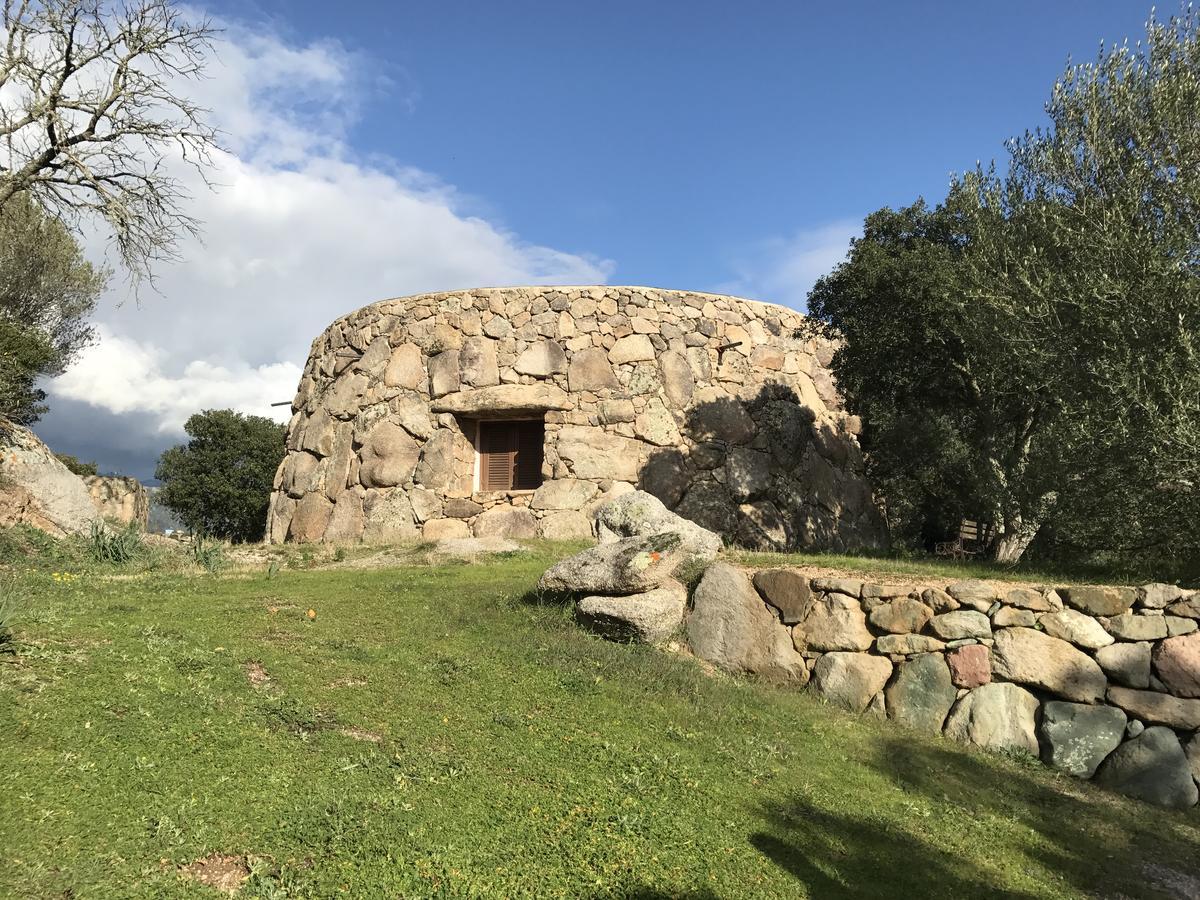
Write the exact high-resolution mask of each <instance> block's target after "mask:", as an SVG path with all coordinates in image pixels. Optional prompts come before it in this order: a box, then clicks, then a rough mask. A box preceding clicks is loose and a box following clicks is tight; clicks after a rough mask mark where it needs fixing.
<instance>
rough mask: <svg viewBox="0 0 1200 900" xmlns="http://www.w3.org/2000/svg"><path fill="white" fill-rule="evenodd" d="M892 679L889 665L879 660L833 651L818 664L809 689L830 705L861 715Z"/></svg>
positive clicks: (880, 657)
mask: <svg viewBox="0 0 1200 900" xmlns="http://www.w3.org/2000/svg"><path fill="white" fill-rule="evenodd" d="M891 675H892V664H891V662H890V661H889V660H887V659H884V658H883V657H882V656H871V655H870V654H869V653H848V652H842V651H835V652H833V653H826V654H824V655H823V656H822V657H821V658H820V659H818V660H817V662H816V665H814V666H813V670H812V685H813V687H814V688H815V689H816V691H817V692H818V693H819V694H821V695H822V696H823V697H825V698H826V699H827V700H829V701H830V702H831V703H836V704H837V705H838V706H842V707H845V708H846V709H848V710H850V711H851V712H856V713H861V712H863V711H864V710H865V709H866V708H867V706H868V705H870V703H871V700H872V698H874V697H875V695H877V694H878V693H879V692H880V691H881V690H883V686H884V685H885V684H887V681H888V678H890V677H891Z"/></svg>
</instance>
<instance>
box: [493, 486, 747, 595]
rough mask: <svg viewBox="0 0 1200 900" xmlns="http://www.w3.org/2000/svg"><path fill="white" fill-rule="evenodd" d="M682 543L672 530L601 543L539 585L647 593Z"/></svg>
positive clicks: (674, 562) (668, 571)
mask: <svg viewBox="0 0 1200 900" xmlns="http://www.w3.org/2000/svg"><path fill="white" fill-rule="evenodd" d="M503 509H504V508H503V507H497V510H503ZM481 518H482V517H481ZM680 547H681V541H680V538H679V535H677V534H674V533H673V532H667V533H665V534H653V535H647V536H637V537H628V538H622V539H621V540H618V541H616V542H614V543H610V544H598V545H597V546H595V547H589V548H588V549H586V550H584V551H582V552H581V553H576V554H575V555H574V556H569V557H567V558H566V559H564V560H561V561H560V562H558V563H556V564H555V565H553V566H551V567H550V568H549V569H547V570H546V572H545V574H544V575H542V578H541V580H540V581H539V582H538V586H539V587H540V588H542V589H543V590H553V591H572V592H575V593H584V594H641V593H645V592H646V591H650V590H653V589H654V588H656V587H659V586H660V585H662V584H663V583H665V582H666V581H668V580H669V579H670V578H671V577H672V576H673V575H674V574H675V569H676V568H677V567H678V566H679V564H680V562H681V561H682V560H683V554H682V553H681V550H680ZM756 599H757V598H756Z"/></svg>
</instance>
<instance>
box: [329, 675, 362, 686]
mask: <svg viewBox="0 0 1200 900" xmlns="http://www.w3.org/2000/svg"><path fill="white" fill-rule="evenodd" d="M366 684H367V679H365V678H360V677H358V676H356V675H348V676H346V677H345V678H338V679H337V680H335V681H331V682H329V685H328V686H329V687H331V688H343V687H365V686H366Z"/></svg>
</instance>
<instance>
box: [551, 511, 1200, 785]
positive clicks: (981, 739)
mask: <svg viewBox="0 0 1200 900" xmlns="http://www.w3.org/2000/svg"><path fill="white" fill-rule="evenodd" d="M596 519H597V525H598V529H597V531H598V535H599V538H600V543H599V545H597V546H596V547H593V548H590V549H588V550H584V551H583V552H582V553H578V554H576V555H575V556H572V557H570V558H568V559H565V560H563V561H562V562H559V563H558V564H556V565H555V566H553V567H552V568H550V569H549V570H548V571H547V572H546V573H545V574H544V575H543V576H542V579H541V581H540V583H539V586H540V587H541V588H542V589H543V590H550V591H560V592H566V593H568V594H569V595H572V597H573V599H574V600H575V601H576V607H575V609H576V618H577V619H578V620H579V622H580V623H581V624H582V625H584V626H585V627H586V628H589V629H591V630H593V631H595V632H597V633H599V634H601V635H602V636H604V637H607V638H610V639H615V640H622V641H635V642H642V643H649V644H671V643H672V642H674V643H675V644H676V646H678V645H679V644H686V646H687V647H688V648H689V649H690V651H691V652H692V653H694V654H695V655H696V656H698V657H700V658H701V659H704V660H707V661H708V662H710V663H712V664H714V665H715V666H718V667H719V668H721V669H724V670H726V671H728V672H733V673H737V674H750V675H756V676H759V677H763V678H768V679H771V680H774V681H779V682H784V683H788V684H792V685H796V686H801V685H805V684H810V685H811V686H812V688H813V689H814V690H815V691H816V692H818V693H820V694H821V695H823V696H824V697H826V698H828V699H829V700H830V701H831V702H833V703H836V704H838V705H840V706H843V707H845V708H847V709H849V710H851V711H853V712H856V713H860V714H868V715H873V716H877V717H879V718H881V719H882V718H886V719H889V720H892V721H894V722H896V723H897V724H899V725H902V726H905V727H908V728H912V729H917V730H920V731H925V732H932V733H937V734H944V735H946V736H947V737H949V738H952V739H954V740H958V741H963V742H966V743H971V744H976V745H978V746H981V747H985V748H989V749H993V750H1005V751H1023V752H1026V753H1030V754H1035V755H1040V756H1041V757H1042V759H1043V760H1044V761H1045V762H1046V763H1047V764H1049V765H1051V766H1054V767H1055V768H1057V769H1060V770H1062V771H1064V772H1067V773H1069V774H1071V775H1074V776H1077V777H1079V778H1094V779H1095V780H1096V781H1098V782H1099V783H1101V784H1104V785H1106V786H1108V787H1110V788H1113V789H1115V790H1118V791H1121V792H1123V793H1126V794H1129V795H1132V796H1134V797H1139V798H1141V799H1143V800H1147V801H1149V802H1151V803H1156V804H1159V805H1161V806H1166V807H1173V808H1179V809H1187V808H1189V807H1193V806H1195V805H1196V802H1197V785H1198V783H1200V627H1198V626H1200V591H1187V590H1184V589H1182V588H1179V587H1176V586H1173V585H1167V584H1147V585H1143V586H1141V587H1139V588H1128V587H1098V586H1071V587H1060V588H1055V587H1049V586H1040V587H1028V586H1015V585H1000V584H992V583H989V582H985V581H959V582H955V583H954V584H950V585H945V584H938V585H931V584H923V585H922V584H879V583H874V582H868V581H862V580H858V579H854V578H844V577H835V576H828V575H822V576H818V577H812V576H810V575H809V574H806V573H805V572H803V571H799V570H796V569H791V568H786V567H778V568H766V569H757V570H748V569H744V568H741V567H739V566H736V565H734V564H732V563H730V562H727V561H724V560H718V559H717V554H718V551H719V549H720V540H719V539H718V538H717V536H716V535H715V534H712V533H709V532H706V531H705V530H704V529H701V528H698V527H697V526H695V525H694V524H692V523H690V522H687V521H685V520H683V519H681V518H680V517H679V516H676V515H675V514H673V513H671V512H669V511H668V510H667V509H666V508H665V507H664V506H663V505H662V503H660V502H659V501H658V500H657V499H655V498H654V497H652V496H650V495H649V494H646V493H644V492H641V491H635V492H631V493H628V494H625V495H623V496H621V497H619V498H617V499H616V500H614V501H612V502H611V503H609V504H606V505H605V506H603V507H601V508H600V509H598V510H597V512H596ZM698 571H703V576H702V577H700V578H699V580H698V584H697V586H696V588H695V590H694V592H693V593H692V596H691V599H690V603H689V601H688V592H687V590H686V588H685V587H684V583H686V582H687V581H690V580H692V579H693V578H694V577H695V576H696V574H697V572H698Z"/></svg>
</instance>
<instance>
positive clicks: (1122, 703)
mask: <svg viewBox="0 0 1200 900" xmlns="http://www.w3.org/2000/svg"><path fill="white" fill-rule="evenodd" d="M1108 702H1109V703H1112V704H1114V705H1116V706H1119V707H1121V709H1123V710H1125V712H1127V713H1129V715H1131V716H1133V717H1134V718H1135V719H1141V720H1142V721H1144V722H1154V723H1156V724H1159V725H1169V726H1170V727H1172V728H1178V729H1180V730H1182V731H1193V730H1195V729H1197V728H1200V700H1186V699H1181V698H1179V697H1172V696H1171V695H1170V694H1161V693H1159V692H1158V691H1136V690H1133V689H1132V688H1123V687H1117V686H1116V685H1114V686H1113V687H1110V688H1109V689H1108Z"/></svg>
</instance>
